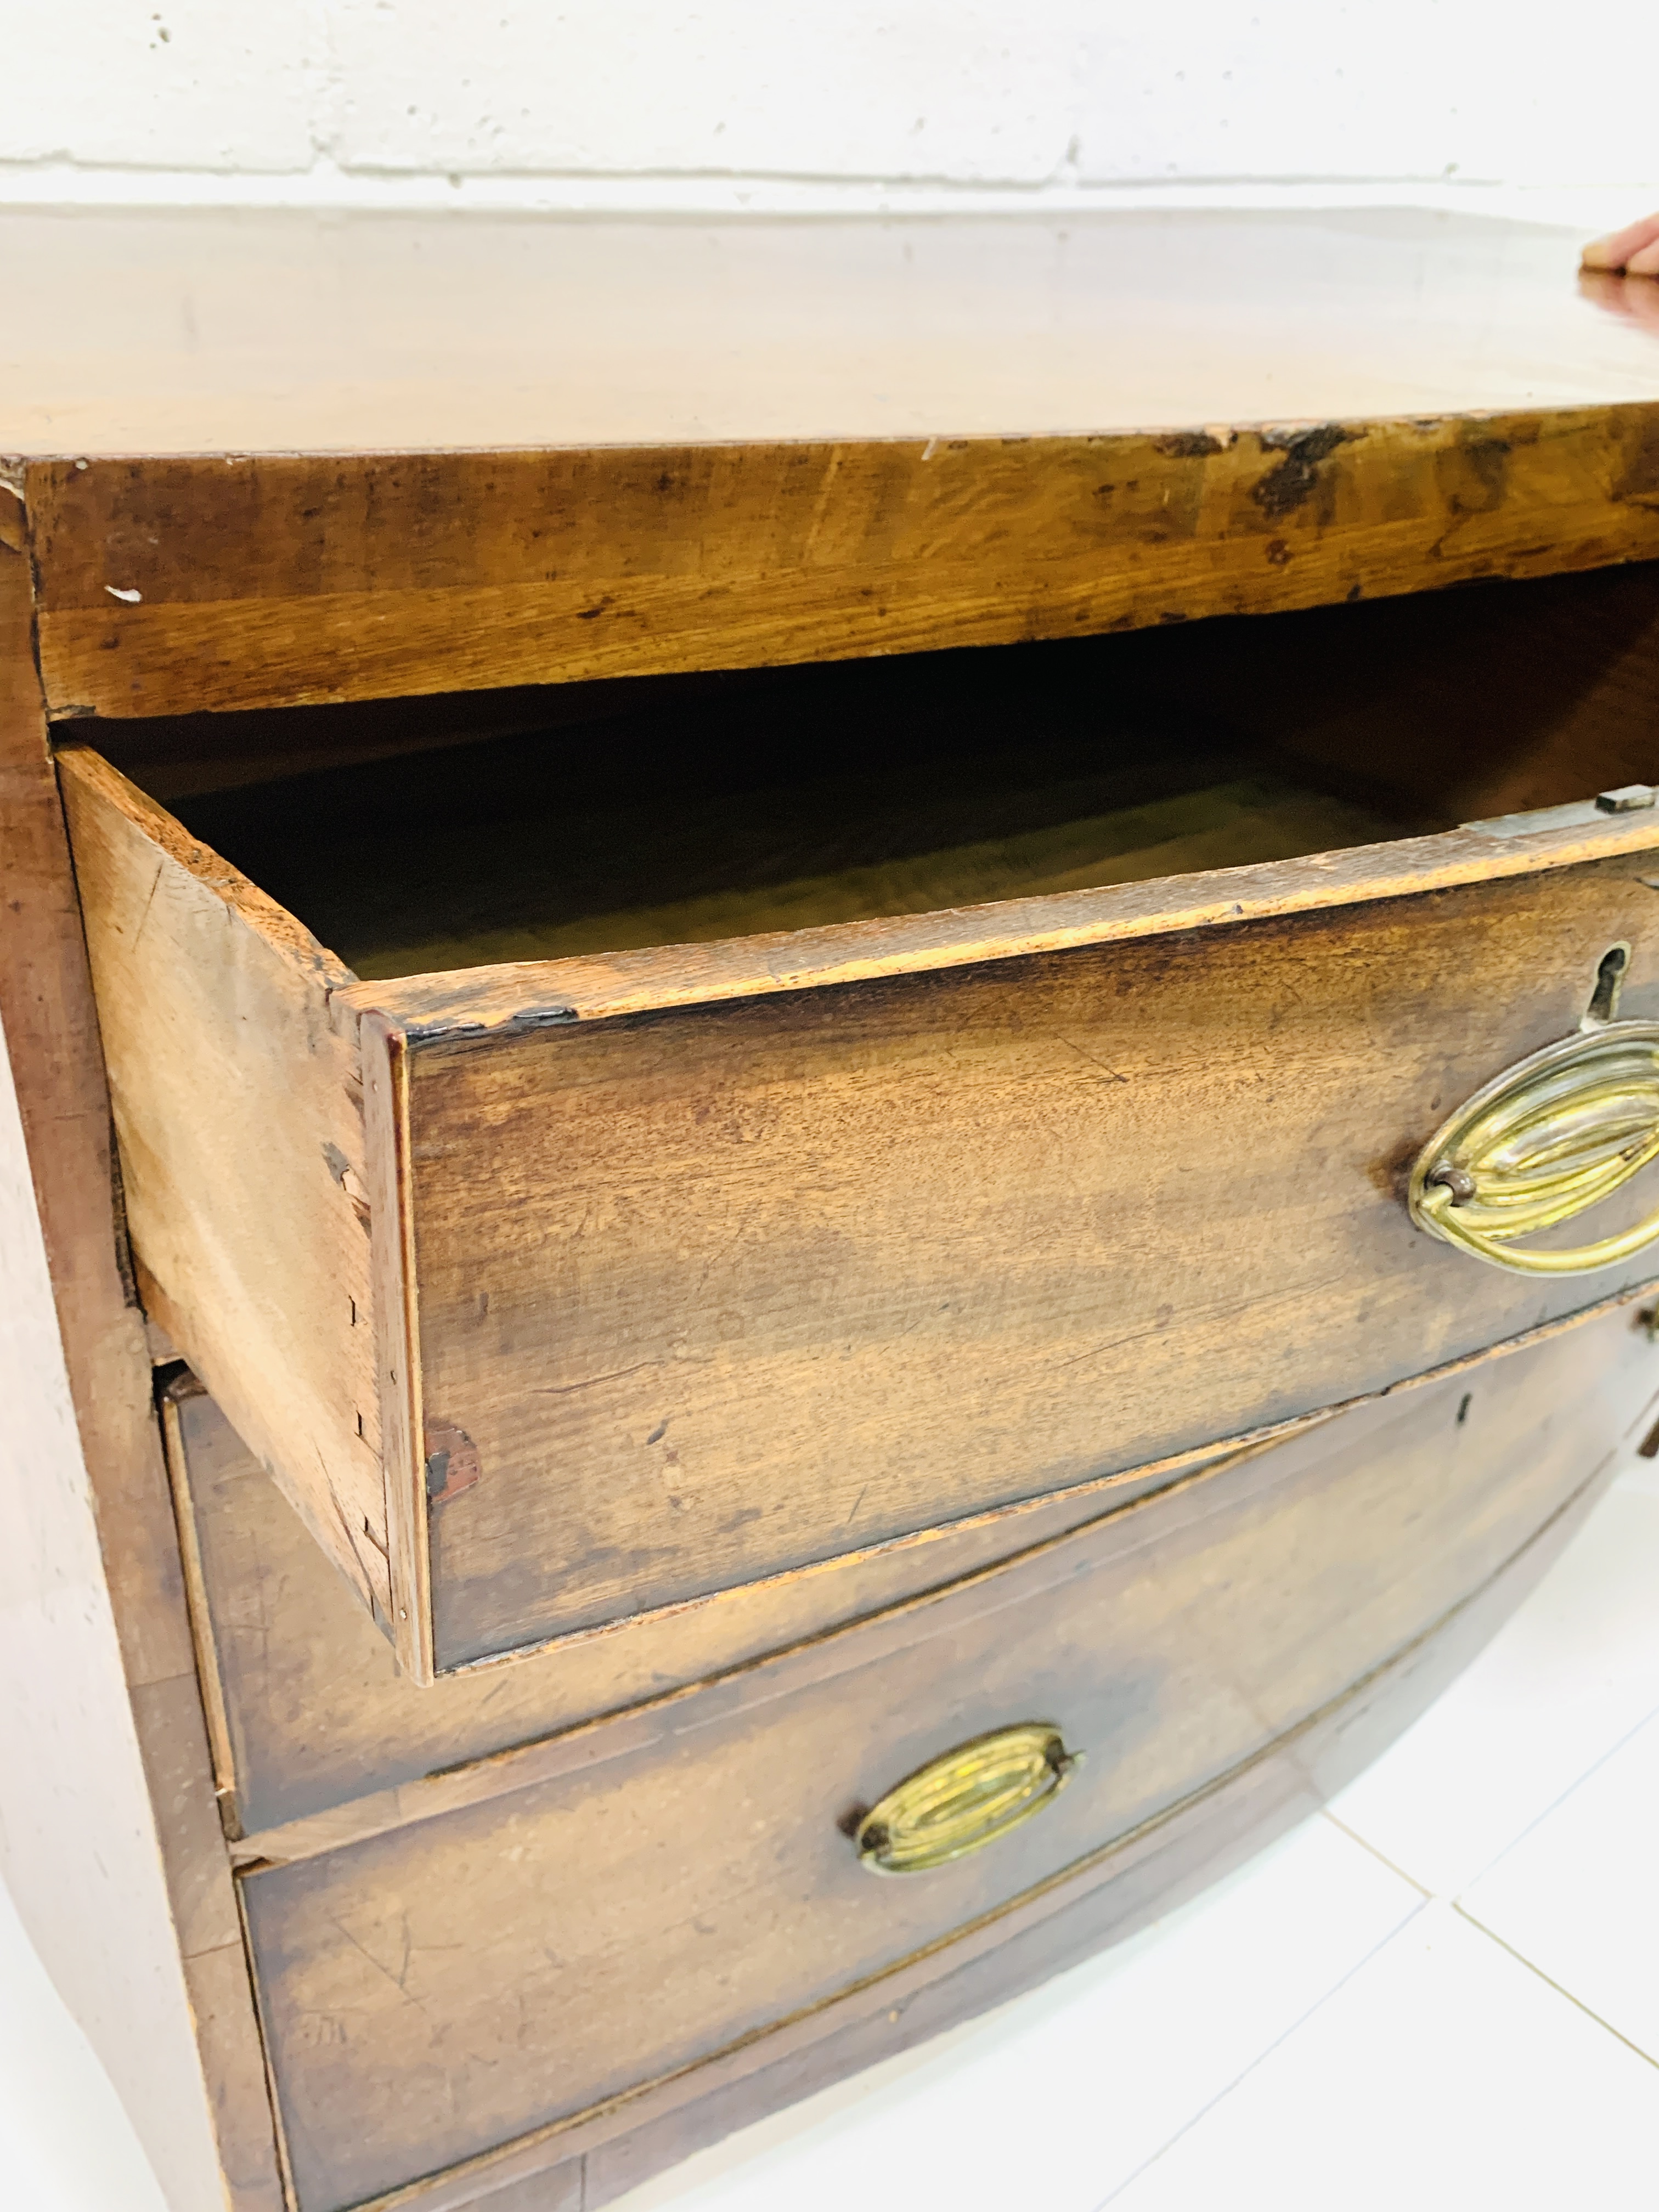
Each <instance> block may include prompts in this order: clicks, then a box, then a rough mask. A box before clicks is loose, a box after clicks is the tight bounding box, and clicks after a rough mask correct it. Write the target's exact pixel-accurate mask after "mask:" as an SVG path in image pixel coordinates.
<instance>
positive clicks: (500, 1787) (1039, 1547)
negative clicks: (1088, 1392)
mask: <svg viewBox="0 0 1659 2212" xmlns="http://www.w3.org/2000/svg"><path fill="white" fill-rule="evenodd" d="M1656 1291H1659V1277H1656V1278H1654V1279H1650V1281H1648V1282H1645V1283H1640V1284H1638V1285H1634V1286H1632V1287H1631V1288H1628V1289H1626V1290H1621V1291H1616V1292H1614V1293H1613V1295H1611V1296H1610V1297H1605V1298H1601V1299H1599V1300H1598V1301H1597V1302H1596V1303H1595V1304H1594V1305H1589V1306H1584V1307H1581V1308H1580V1310H1578V1311H1577V1313H1575V1314H1569V1315H1567V1316H1565V1317H1564V1318H1562V1319H1560V1320H1558V1321H1553V1322H1544V1323H1543V1324H1542V1325H1541V1326H1540V1327H1539V1328H1532V1329H1528V1330H1526V1331H1524V1332H1523V1333H1522V1334H1520V1335H1518V1336H1512V1337H1507V1338H1505V1339H1504V1340H1503V1341H1502V1342H1501V1343H1498V1344H1495V1345H1492V1346H1488V1347H1487V1348H1486V1350H1484V1351H1481V1352H1468V1353H1466V1354H1465V1355H1463V1357H1462V1358H1457V1359H1454V1360H1449V1361H1448V1362H1447V1363H1446V1364H1444V1365H1443V1366H1441V1367H1435V1368H1431V1369H1429V1370H1426V1371H1425V1373H1423V1374H1421V1375H1413V1376H1407V1378H1406V1379H1405V1380H1404V1381H1402V1382H1399V1383H1389V1385H1388V1386H1387V1387H1386V1388H1384V1389H1381V1390H1374V1391H1370V1392H1367V1393H1366V1394H1365V1395H1364V1396H1362V1397H1358V1398H1351V1399H1347V1400H1345V1401H1343V1402H1342V1403H1341V1404H1340V1405H1336V1406H1330V1407H1322V1408H1321V1409H1320V1410H1319V1411H1318V1412H1316V1413H1304V1414H1298V1415H1297V1416H1296V1417H1295V1418H1294V1419H1290V1420H1285V1421H1281V1422H1279V1423H1276V1424H1275V1425H1273V1427H1271V1428H1266V1429H1260V1430H1255V1431H1250V1432H1249V1434H1247V1435H1245V1436H1243V1437H1234V1438H1232V1439H1231V1440H1227V1441H1224V1442H1223V1443H1218V1444H1209V1445H1206V1446H1205V1447H1203V1448H1201V1449H1199V1450H1196V1451H1192V1452H1187V1453H1183V1454H1182V1455H1179V1457H1178V1458H1176V1459H1173V1460H1170V1461H1163V1462H1153V1463H1152V1468H1132V1469H1129V1470H1127V1472H1126V1473H1124V1474H1116V1475H1110V1476H1107V1477H1104V1478H1103V1479H1102V1480H1100V1481H1099V1482H1097V1483H1092V1484H1087V1485H1085V1486H1083V1487H1082V1489H1081V1490H1080V1492H1069V1493H1068V1492H1048V1493H1046V1494H1045V1495H1044V1496H1043V1497H1042V1498H1034V1499H1030V1500H1026V1501H1024V1502H1023V1504H1022V1506H1021V1507H1016V1508H1006V1507H1004V1508H1000V1509H998V1510H996V1511H994V1512H991V1513H986V1514H980V1515H975V1516H974V1517H973V1520H972V1521H971V1522H952V1523H949V1524H947V1525H946V1527H945V1528H941V1529H930V1530H927V1531H926V1532H924V1539H925V1538H926V1537H932V1536H935V1535H939V1534H947V1533H952V1532H954V1531H956V1530H958V1529H960V1528H963V1527H983V1526H985V1525H987V1524H988V1523H990V1522H996V1521H999V1520H1002V1521H1006V1520H1007V1519H1008V1518H1010V1517H1011V1516H1012V1514H1014V1513H1017V1512H1018V1511H1020V1510H1030V1509H1031V1508H1033V1507H1036V1506H1040V1505H1048V1504H1053V1503H1054V1499H1055V1498H1057V1497H1065V1496H1067V1495H1073V1496H1081V1497H1085V1498H1086V1497H1087V1496H1089V1495H1090V1494H1091V1493H1094V1494H1100V1493H1109V1492H1110V1491H1111V1490H1113V1489H1114V1488H1118V1487H1121V1486H1123V1485H1124V1484H1126V1483H1127V1482H1129V1481H1132V1480H1141V1479H1144V1478H1145V1476H1146V1474H1148V1473H1149V1472H1152V1471H1160V1472H1167V1473H1169V1474H1170V1480H1169V1481H1167V1482H1164V1483H1163V1484H1161V1485H1160V1486H1158V1488H1157V1489H1155V1490H1148V1491H1141V1492H1137V1494H1136V1495H1135V1496H1134V1497H1133V1498H1131V1499H1130V1500H1129V1501H1128V1502H1127V1504H1123V1505H1121V1506H1116V1507H1112V1506H1108V1508H1107V1510H1105V1511H1104V1512H1103V1513H1100V1514H1098V1515H1096V1516H1094V1517H1093V1518H1091V1519H1087V1520H1085V1521H1083V1522H1079V1524H1078V1525H1077V1526H1076V1527H1074V1528H1067V1529H1064V1530H1062V1531H1061V1532H1060V1534H1057V1535H1054V1536H1047V1537H1044V1538H1042V1541H1039V1542H1037V1543H1036V1544H1031V1545H1028V1546H1027V1547H1024V1549H1023V1550H1016V1551H1013V1552H1010V1553H1005V1554H1004V1555H1003V1556H1002V1557H1001V1558H1000V1559H995V1560H993V1561H991V1562H989V1563H988V1564H987V1565H983V1566H980V1567H976V1568H975V1569H974V1570H973V1571H971V1572H970V1573H969V1574H966V1575H963V1576H960V1577H957V1579H956V1580H954V1581H952V1582H949V1583H942V1584H938V1585H935V1586H934V1587H933V1588H932V1589H923V1590H918V1591H915V1592H914V1593H913V1594H912V1595H910V1596H908V1597H906V1598H902V1599H900V1600H899V1601H897V1602H896V1604H893V1605H890V1606H883V1607H878V1609H877V1610H876V1611H875V1612H874V1613H865V1614H863V1615H861V1616H860V1618H859V1619H857V1620H851V1621H843V1622H841V1623H838V1624H837V1625H836V1626H835V1627H833V1628H829V1629H824V1630H822V1631H820V1632H817V1634H815V1635H811V1636H807V1637H804V1638H801V1639H800V1640H799V1642H796V1643H793V1644H786V1645H783V1646H781V1648H780V1649H778V1650H774V1651H769V1652H764V1653H762V1654H760V1655H759V1656H757V1657H755V1658H752V1659H747V1660H744V1661H742V1662H739V1663H738V1665H736V1666H734V1667H730V1668H722V1669H720V1671H719V1672H718V1673H716V1674H712V1675H705V1676H702V1677H701V1678H700V1679H699V1680H696V1681H694V1682H687V1683H684V1684H681V1685H678V1686H676V1687H675V1688H673V1689H671V1690H667V1691H665V1692H662V1693H661V1694H660V1695H659V1696H658V1697H655V1698H651V1699H645V1700H643V1701H641V1703H640V1704H638V1705H633V1706H630V1707H629V1708H628V1709H627V1710H626V1711H623V1712H621V1713H616V1712H613V1713H610V1714H599V1715H596V1716H595V1717H593V1718H592V1719H591V1720H586V1721H581V1722H579V1723H576V1724H575V1725H574V1726H573V1727H569V1728H565V1729H559V1730H556V1732H555V1733H554V1734H552V1735H545V1736H540V1737H536V1738H533V1739H532V1741H529V1742H527V1743H523V1744H515V1745H513V1746H510V1747H508V1748H507V1749H506V1750H502V1751H495V1752H487V1753H483V1754H482V1755H481V1756H480V1757H478V1758H477V1759H468V1760H465V1761H463V1762H462V1763H461V1764H460V1765H457V1766H454V1767H452V1768H449V1769H447V1770H446V1771H443V1772H442V1773H438V1774H432V1775H427V1776H423V1777H422V1778H419V1779H418V1780H416V1781H412V1782H404V1783H399V1784H395V1785H394V1786H393V1787H392V1788H391V1789H388V1790H376V1791H374V1792H373V1793H372V1794H370V1795H368V1796H363V1797H360V1798H356V1799H352V1800H348V1801H347V1802H345V1803H344V1804H343V1805H337V1806H331V1807H330V1808H327V1809H325V1811H322V1812H319V1813H308V1814H302V1815H301V1816H300V1817H299V1818H298V1819H296V1820H289V1821H284V1822H283V1823H281V1824H280V1825H279V1826H275V1827H270V1828H265V1829H262V1830H259V1831H258V1832H255V1833H252V1834H250V1835H247V1836H246V1837H244V1838H241V1839H240V1841H239V1842H237V1843H235V1844H233V1846H232V1850H231V1855H232V1858H233V1861H234V1863H235V1864H236V1866H237V1869H238V1870H239V1872H243V1873H252V1872H253V1871H255V1870H256V1869H258V1868H260V1867H274V1866H286V1865H291V1864H292V1863H295V1861H296V1860H300V1859H307V1858H316V1857H321V1856H323V1855H324V1854H325V1853H327V1852H329V1851H333V1850H341V1849H343V1848H344V1847H345V1846H346V1845H348V1844H356V1843H362V1842H364V1841H366V1840H368V1838H370V1837H373V1836H378V1835H384V1834H386V1833H387V1832H389V1831H391V1830H392V1829H394V1828H404V1827H412V1826H416V1824H417V1823H419V1822H421V1821H424V1820H435V1819H438V1818H440V1817H441V1815H442V1814H446V1813H450V1812H453V1811H455V1810H457V1809H459V1808H460V1807H462V1806H469V1805H477V1804H482V1803H484V1802H488V1801H489V1800H490V1799H492V1798H496V1797H505V1796H512V1795H513V1794H514V1793H515V1792H517V1791H519V1790H528V1789H532V1788H533V1787H535V1786H536V1785H537V1784H539V1783H544V1782H548V1781H551V1780H554V1779H556V1778H557V1777H559V1776H560V1775H562V1774H565V1773H569V1772H574V1771H586V1770H588V1769H589V1768H591V1767H594V1766H599V1765H604V1764H605V1763H606V1762H607V1761H608V1760H610V1759H618V1758H625V1757H628V1756H629V1755H630V1754H631V1753H634V1752H635V1751H637V1750H638V1749H640V1748H641V1746H642V1745H643V1744H645V1743H647V1742H650V1741H654V1740H655V1739H656V1738H657V1736H658V1735H659V1734H660V1733H661V1732H662V1729H663V1728H664V1726H665V1725H668V1726H670V1727H671V1726H672V1715H673V1714H674V1713H675V1712H676V1711H677V1710H678V1708H679V1707H681V1706H683V1705H685V1704H687V1702H688V1701H689V1700H690V1699H695V1698H696V1697H697V1696H698V1695H699V1694H700V1693H702V1692H704V1691H706V1690H708V1688H710V1687H711V1686H714V1685H715V1684H718V1683H722V1682H724V1683H729V1684H732V1685H734V1686H737V1687H736V1691H735V1694H736V1698H737V1702H738V1705H749V1704H757V1705H758V1704H764V1703H768V1702H769V1701H770V1700H771V1699H774V1698H775V1697H778V1696H781V1695H782V1694H784V1693H785V1692H786V1691H788V1690H792V1689H793V1688H795V1687H798V1686H799V1683H800V1682H802V1681H805V1680H812V1681H817V1680H827V1679H830V1678H833V1676H834V1675H835V1674H837V1673H839V1672H840V1671H841V1670H842V1667H844V1666H848V1665H854V1664H859V1665H862V1664H863V1663H865V1662H866V1660H867V1658H868V1656H870V1653H871V1652H872V1650H873V1648H874V1646H873V1645H872V1641H871V1638H872V1632H876V1633H884V1634H885V1635H886V1636H887V1637H888V1638H889V1639H890V1640H894V1641H896V1643H898V1644H904V1643H908V1642H913V1641H914V1640H915V1638H916V1637H917V1636H918V1635H921V1634H924V1633H925V1632H926V1620H927V1615H928V1614H929V1613H931V1612H932V1610H933V1607H935V1606H937V1605H938V1604H939V1603H940V1602H942V1601H945V1600H951V1601H958V1600H960V1599H961V1597H962V1596H963V1595H965V1594H966V1593H968V1592H970V1591H975V1590H978V1591H981V1593H984V1594H986V1595H988V1597H989V1599H990V1601H991V1602H992V1604H993V1605H995V1604H997V1603H1000V1602H1001V1601H1002V1599H1001V1597H1000V1591H1001V1590H1002V1589H1005V1588H1006V1577H1008V1576H1009V1575H1010V1573H1011V1572H1016V1573H1020V1574H1024V1575H1025V1576H1029V1574H1030V1571H1032V1570H1033V1569H1035V1568H1036V1567H1037V1566H1038V1565H1039V1564H1040V1563H1041V1562H1042V1561H1043V1560H1045V1559H1049V1558H1051V1557H1052V1556H1053V1555H1054V1553H1057V1552H1059V1551H1060V1550H1061V1549H1062V1547H1066V1546H1067V1545H1071V1544H1075V1543H1076V1542H1077V1541H1079V1540H1080V1539H1083V1538H1085V1537H1087V1536H1088V1535H1089V1534H1091V1533H1097V1532H1099V1531H1101V1530H1102V1529H1103V1528H1104V1527H1105V1525H1106V1524H1107V1523H1108V1522H1110V1523H1112V1524H1113V1525H1114V1526H1119V1525H1121V1524H1123V1523H1125V1522H1130V1521H1132V1520H1133V1517H1134V1516H1136V1515H1137V1514H1139V1513H1141V1512H1144V1511H1145V1510H1147V1509H1149V1508H1151V1507H1152V1506H1154V1505H1156V1506H1158V1507H1159V1508H1161V1509H1164V1510H1167V1509H1168V1506H1169V1504H1170V1498H1171V1496H1172V1495H1173V1494H1175V1493H1176V1492H1180V1491H1182V1490H1183V1489H1188V1488H1196V1487H1197V1486H1200V1484H1207V1483H1208V1482H1209V1481H1210V1480H1212V1478H1214V1477H1216V1476H1218V1475H1222V1474H1229V1473H1231V1471H1232V1470H1233V1469H1234V1468H1237V1467H1239V1466H1240V1465H1242V1464H1243V1463H1244V1462H1248V1461H1250V1460H1253V1459H1255V1458H1256V1457H1257V1456H1259V1455H1261V1454H1262V1453H1264V1452H1266V1451H1267V1450H1269V1449H1271V1448H1272V1447H1273V1446H1274V1445H1277V1444H1282V1443H1289V1442H1291V1441H1292V1440H1293V1439H1295V1438H1297V1437H1302V1436H1305V1435H1308V1434H1310V1432H1311V1431H1314V1430H1316V1429H1318V1428H1321V1427H1322V1426H1324V1425H1325V1424H1326V1423H1327V1422H1328V1421H1331V1420H1334V1419H1336V1418H1337V1417H1338V1416H1339V1415H1340V1414H1343V1413H1352V1412H1354V1411H1356V1410H1357V1409H1358V1407H1363V1406H1368V1405H1376V1404H1379V1403H1381V1402H1382V1401H1384V1400H1385V1399H1389V1398H1396V1397H1399V1396H1401V1395H1404V1394H1405V1393H1406V1392H1407V1391H1410V1390H1415V1389H1421V1388H1423V1387H1424V1386H1425V1385H1427V1384H1430V1383H1444V1382H1446V1381H1448V1380H1449V1379H1450V1378H1451V1377H1453V1376H1458V1375H1462V1374H1467V1373H1468V1372H1469V1371H1470V1370H1473V1369H1475V1368H1479V1367H1483V1366H1485V1365H1486V1364H1488V1363H1489V1362H1490V1361H1492V1360H1495V1359H1502V1358H1507V1357H1508V1356H1509V1354H1510V1353H1511V1352H1524V1351H1527V1350H1529V1349H1530V1348H1531V1347H1532V1346H1534V1345H1538V1344H1542V1343H1546V1342H1547V1341H1548V1340H1550V1339H1552V1338H1553V1337H1558V1336H1563V1335H1565V1334H1568V1333H1569V1332H1570V1331H1571V1330H1574V1329H1577V1328H1581V1327H1582V1326H1583V1325H1584V1324H1585V1323H1586V1322H1592V1321H1595V1320H1599V1319H1600V1318H1601V1317H1602V1316H1605V1315H1607V1314H1611V1313H1615V1312H1617V1311H1619V1310H1620V1309H1621V1308H1625V1307H1629V1306H1632V1305H1634V1304H1637V1303H1638V1301H1640V1300H1641V1299H1644V1298H1650V1297H1653V1296H1654V1294H1655V1292H1656ZM1206 1494H1207V1493H1206ZM916 1541H921V1540H919V1539H918V1538H916V1537H909V1538H899V1539H896V1540H895V1541H893V1542H892V1543H890V1544H885V1545H874V1546H872V1547H870V1548H869V1549H868V1550H867V1551H865V1552H860V1553H850V1554H845V1555H843V1556H842V1558H841V1559H836V1560H827V1561H822V1562H816V1563H815V1564H814V1565H813V1566H812V1567H811V1568H806V1569H799V1568H798V1569H794V1570H793V1571H790V1572H787V1573H786V1574H782V1575H777V1576H769V1577H766V1578H765V1580H764V1582H763V1583H745V1584H743V1585H741V1587H742V1588H743V1589H744V1590H753V1589H758V1588H765V1587H767V1586H768V1584H771V1583H785V1582H792V1581H795V1580H798V1579H799V1577H800V1576H801V1575H802V1574H805V1573H817V1572H822V1571H824V1570H825V1569H826V1568H828V1567H833V1566H841V1567H845V1566H847V1565H849V1564H851V1563H854V1562H856V1561H859V1560H862V1559H869V1558H873V1557H876V1556H878V1555H880V1554H882V1553H887V1552H890V1551H894V1550H897V1549H901V1548H903V1547H905V1546H907V1545H908V1544H914V1543H915V1542H916ZM726 1595H731V1593H728V1592H724V1591H722V1592H717V1593H715V1594H714V1595H713V1596H710V1597H707V1598H701V1599H693V1600H690V1601H688V1602H687V1603H686V1604H684V1605H681V1606H677V1607H664V1608H663V1609H662V1610H663V1612H665V1613H669V1612H686V1611H690V1610H692V1609H693V1608H695V1607H697V1606H702V1605H709V1604H718V1603H719V1602H720V1600H721V1599H722V1598H723V1597H725V1596H726ZM656 1617H658V1616H656V1615H643V1614H641V1615H635V1616H634V1617H633V1621H630V1623H629V1624H628V1625H629V1626H632V1625H634V1622H637V1621H638V1620H644V1619H651V1618H656ZM615 1626H616V1624H610V1625H608V1626H607V1627H606V1628H605V1629H599V1630H592V1631H587V1632H584V1634H585V1635H603V1634H607V1633H610V1632H612V1630H613V1629H614V1627H615ZM564 1640H565V1641H567V1642H568V1641H571V1640H574V1639H569V1638H567V1639H564ZM536 1648H537V1650H540V1651H543V1652H545V1651H546V1650H548V1649H549V1648H550V1647H549V1646H547V1645H539V1646H538V1647H536ZM526 1656H527V1654H526V1652H524V1651H520V1650H515V1651H513V1652H512V1653H510V1654H507V1655H504V1656H503V1657H502V1658H501V1659H500V1660H496V1661H492V1662H485V1663H487V1664H489V1665H497V1666H498V1665H507V1664H512V1663H515V1662H517V1661H519V1660H520V1659H522V1658H524V1657H526ZM468 1671H474V1670H468ZM798 1678H799V1680H798ZM736 1709H737V1706H735V1705H732V1704H731V1703H727V1704H726V1705H722V1707H721V1715H722V1717H725V1716H726V1714H728V1713H729V1712H730V1711H733V1710H736Z"/></svg>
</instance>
